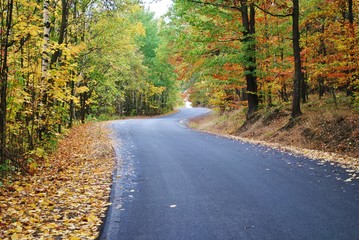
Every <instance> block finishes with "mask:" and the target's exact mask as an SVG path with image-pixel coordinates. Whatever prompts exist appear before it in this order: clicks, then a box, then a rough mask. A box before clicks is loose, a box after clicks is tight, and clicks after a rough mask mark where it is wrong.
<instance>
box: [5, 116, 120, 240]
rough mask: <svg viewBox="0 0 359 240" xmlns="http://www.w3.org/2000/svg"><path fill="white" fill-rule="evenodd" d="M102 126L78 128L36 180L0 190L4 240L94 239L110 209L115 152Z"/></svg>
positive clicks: (24, 179) (23, 179) (10, 182)
mask: <svg viewBox="0 0 359 240" xmlns="http://www.w3.org/2000/svg"><path fill="white" fill-rule="evenodd" d="M108 135H109V134H108V129H107V128H106V125H105V124H103V123H91V124H85V125H80V126H77V127H75V128H73V129H72V130H71V132H70V133H69V135H68V136H67V137H66V138H64V139H63V140H61V141H60V143H59V148H58V150H57V151H56V153H54V154H53V155H52V156H50V157H49V159H47V160H46V162H44V163H42V164H41V166H43V167H41V168H38V169H37V170H36V172H35V173H33V175H32V176H31V175H26V176H22V175H20V174H18V175H17V176H15V177H12V179H8V181H6V180H5V181H4V183H3V184H4V185H3V186H2V187H0V239H4V240H6V239H11V240H16V239H72V240H75V239H95V238H96V237H97V236H98V234H99V227H100V225H101V223H102V219H103V217H104V214H105V211H106V209H107V207H108V205H109V194H110V185H111V180H112V177H111V176H112V171H113V168H114V164H115V162H114V151H113V148H112V144H111V140H110V139H109V137H108Z"/></svg>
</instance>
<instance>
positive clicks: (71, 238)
mask: <svg viewBox="0 0 359 240" xmlns="http://www.w3.org/2000/svg"><path fill="white" fill-rule="evenodd" d="M70 240H81V238H79V237H76V236H71V237H70Z"/></svg>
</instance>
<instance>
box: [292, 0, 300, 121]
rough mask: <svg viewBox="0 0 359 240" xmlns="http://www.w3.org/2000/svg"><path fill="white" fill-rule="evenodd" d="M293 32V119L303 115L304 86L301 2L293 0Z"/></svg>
mask: <svg viewBox="0 0 359 240" xmlns="http://www.w3.org/2000/svg"><path fill="white" fill-rule="evenodd" d="M292 19H293V23H292V30H293V54H294V80H293V102H292V118H296V117H298V116H300V115H301V114H302V112H301V110H300V86H301V84H302V76H303V75H302V63H301V59H300V45H299V40H300V32H299V0H293V13H292Z"/></svg>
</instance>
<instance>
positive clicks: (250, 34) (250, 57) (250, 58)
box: [241, 0, 258, 116]
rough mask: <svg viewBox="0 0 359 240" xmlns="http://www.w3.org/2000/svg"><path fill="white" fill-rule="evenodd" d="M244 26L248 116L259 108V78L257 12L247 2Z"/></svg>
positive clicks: (243, 16)
mask: <svg viewBox="0 0 359 240" xmlns="http://www.w3.org/2000/svg"><path fill="white" fill-rule="evenodd" d="M248 7H249V14H248ZM241 13H242V25H243V29H244V30H243V31H242V33H243V44H244V45H245V46H244V49H245V54H246V56H245V58H246V62H245V63H244V71H245V77H246V83H247V95H248V112H247V116H250V115H252V114H253V113H254V112H255V111H256V110H257V108H258V95H257V77H256V75H255V74H256V73H255V71H256V44H255V39H254V35H255V10H254V6H253V4H251V3H248V2H247V1H246V0H243V1H241Z"/></svg>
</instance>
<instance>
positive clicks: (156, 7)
mask: <svg viewBox="0 0 359 240" xmlns="http://www.w3.org/2000/svg"><path fill="white" fill-rule="evenodd" d="M144 4H145V6H146V7H149V8H150V11H151V12H154V13H155V18H159V17H161V16H162V15H163V14H165V13H167V10H168V8H169V7H170V6H171V4H172V0H157V1H154V0H144Z"/></svg>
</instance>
